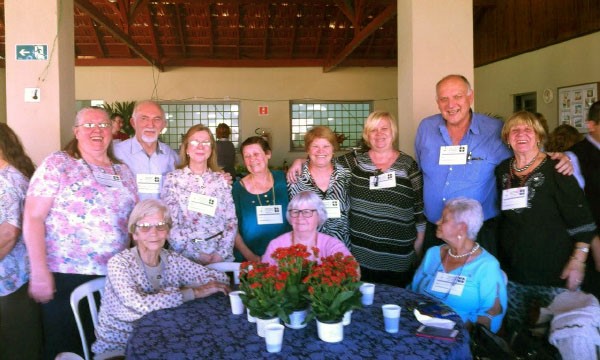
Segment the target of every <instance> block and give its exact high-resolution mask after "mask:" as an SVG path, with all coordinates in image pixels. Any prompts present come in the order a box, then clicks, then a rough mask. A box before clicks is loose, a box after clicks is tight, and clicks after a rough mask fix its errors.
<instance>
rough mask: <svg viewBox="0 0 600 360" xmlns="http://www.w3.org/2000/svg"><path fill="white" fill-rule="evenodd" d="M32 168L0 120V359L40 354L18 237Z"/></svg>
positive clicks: (25, 262) (37, 324)
mask: <svg viewBox="0 0 600 360" xmlns="http://www.w3.org/2000/svg"><path fill="white" fill-rule="evenodd" d="M34 170H35V168H34V165H33V162H32V161H31V159H30V158H29V156H27V154H26V153H25V150H24V149H23V145H22V144H21V141H20V140H19V138H18V136H17V134H15V133H14V131H13V130H12V129H11V128H10V127H8V125H6V124H3V123H0V359H18V358H23V359H37V358H39V357H40V350H41V345H42V339H41V324H40V322H39V315H40V312H39V306H38V304H36V303H35V301H33V300H32V299H30V298H29V296H28V295H27V281H28V280H29V261H28V260H29V259H28V257H27V250H26V249H25V243H24V242H23V237H22V236H21V220H22V218H23V203H24V201H25V194H26V193H27V186H28V185H29V178H30V177H31V175H33V171H34Z"/></svg>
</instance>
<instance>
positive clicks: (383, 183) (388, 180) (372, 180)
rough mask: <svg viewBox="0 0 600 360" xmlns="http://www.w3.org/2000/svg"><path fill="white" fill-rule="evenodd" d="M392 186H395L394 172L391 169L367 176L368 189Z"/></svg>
mask: <svg viewBox="0 0 600 360" xmlns="http://www.w3.org/2000/svg"><path fill="white" fill-rule="evenodd" d="M393 187H396V173H395V172H393V171H389V172H386V173H383V174H381V175H374V176H370V177H369V189H371V190H375V189H387V188H393Z"/></svg>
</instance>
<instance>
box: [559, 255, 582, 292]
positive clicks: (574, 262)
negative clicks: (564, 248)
mask: <svg viewBox="0 0 600 360" xmlns="http://www.w3.org/2000/svg"><path fill="white" fill-rule="evenodd" d="M584 276H585V262H582V261H580V260H578V259H577V258H575V257H571V258H570V259H569V261H568V262H567V265H566V266H565V268H564V270H563V272H562V274H561V276H560V278H561V279H566V281H567V282H566V288H567V289H569V290H571V291H575V290H577V288H578V287H579V286H581V283H582V282H583V277H584Z"/></svg>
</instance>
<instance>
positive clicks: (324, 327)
mask: <svg viewBox="0 0 600 360" xmlns="http://www.w3.org/2000/svg"><path fill="white" fill-rule="evenodd" d="M317 333H318V334H319V339H321V340H323V341H325V342H328V343H337V342H340V341H342V340H344V324H343V323H342V322H341V321H339V322H335V323H323V322H320V321H319V320H318V319H317Z"/></svg>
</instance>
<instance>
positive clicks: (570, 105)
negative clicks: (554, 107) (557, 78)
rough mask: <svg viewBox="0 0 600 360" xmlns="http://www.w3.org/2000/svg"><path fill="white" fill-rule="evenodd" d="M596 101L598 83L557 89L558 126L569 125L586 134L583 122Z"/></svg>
mask: <svg viewBox="0 0 600 360" xmlns="http://www.w3.org/2000/svg"><path fill="white" fill-rule="evenodd" d="M596 100H598V83H597V82H594V83H588V84H581V85H573V86H567V87H559V88H558V125H562V124H569V125H572V126H574V127H575V128H576V129H577V130H579V132H582V133H583V132H587V128H586V126H585V120H586V119H587V116H588V111H589V109H590V106H591V105H592V104H593V103H594V102H596Z"/></svg>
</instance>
